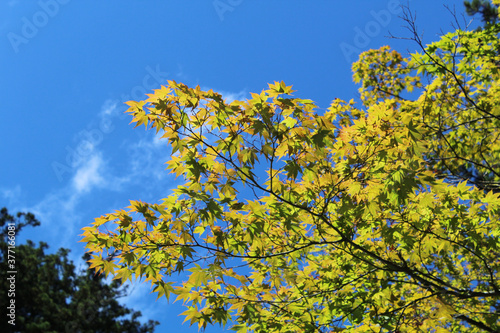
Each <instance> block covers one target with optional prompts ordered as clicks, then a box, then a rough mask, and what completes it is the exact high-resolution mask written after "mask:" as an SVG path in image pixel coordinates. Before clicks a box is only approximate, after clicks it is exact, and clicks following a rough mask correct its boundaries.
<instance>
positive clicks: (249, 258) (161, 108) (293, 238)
mask: <svg viewBox="0 0 500 333" xmlns="http://www.w3.org/2000/svg"><path fill="white" fill-rule="evenodd" d="M499 1H500V0H495V2H494V3H495V4H496V5H498V3H499ZM407 15H408V14H407ZM406 18H407V22H408V24H409V28H410V30H411V31H412V32H413V39H414V41H415V42H416V44H417V46H418V47H419V51H418V52H415V53H413V54H411V55H409V56H408V57H406V58H405V57H403V56H402V55H401V54H400V53H398V52H396V51H394V50H391V49H390V48H389V47H388V46H384V47H381V48H380V49H377V50H370V51H367V52H364V53H362V54H361V55H360V58H359V61H358V62H356V63H355V64H354V65H353V71H354V81H355V83H357V84H359V85H360V90H359V92H360V101H359V102H355V101H354V100H351V101H343V100H340V99H334V100H333V102H332V104H331V105H330V107H329V108H328V109H326V110H325V109H320V108H318V107H317V106H316V105H315V104H314V102H313V101H312V100H309V99H304V98H297V97H294V96H293V93H294V91H293V90H292V87H291V86H287V85H286V84H285V83H284V82H275V83H273V84H269V87H268V88H267V89H265V90H263V91H262V92H261V93H252V94H251V98H250V99H248V100H244V101H232V102H227V101H226V100H224V98H223V96H221V95H220V94H218V93H216V92H214V91H212V90H209V91H203V90H201V89H200V87H195V88H190V87H188V86H186V85H184V84H181V83H176V82H173V81H169V84H168V85H167V86H162V87H161V88H159V89H157V90H154V91H153V92H152V93H151V94H149V95H148V98H147V99H145V100H143V101H130V102H128V105H129V106H130V108H129V110H128V112H129V113H131V115H132V116H133V122H135V123H136V124H137V126H139V125H144V126H145V127H146V128H151V129H152V130H154V131H156V132H157V133H159V134H161V135H162V139H163V140H164V141H165V142H166V144H168V145H169V146H170V147H171V154H170V155H168V156H167V159H168V161H167V165H168V169H169V170H170V171H171V172H172V173H174V174H175V175H176V176H178V177H180V178H182V179H183V180H184V182H183V184H182V185H180V186H178V187H176V188H175V189H173V190H172V191H169V193H167V194H166V196H165V198H163V199H161V200H159V202H157V203H145V202H141V201H132V202H131V204H130V206H129V207H127V208H126V209H124V210H117V211H115V212H113V213H110V214H107V215H104V216H101V217H99V218H96V219H95V222H94V223H93V224H92V225H91V226H88V227H85V228H84V229H83V235H82V237H83V241H84V242H86V243H87V248H88V250H89V252H90V253H91V256H92V259H91V260H90V261H91V263H92V265H91V267H92V268H94V269H95V270H97V271H99V272H104V273H105V274H111V275H113V276H115V277H116V278H118V279H125V280H127V279H130V280H133V278H134V277H135V278H138V277H141V278H142V277H144V278H145V279H146V280H147V281H150V282H151V284H152V286H153V288H154V291H155V292H156V293H157V294H158V297H163V296H166V297H167V298H169V296H171V295H172V294H174V295H176V297H177V300H182V301H183V302H184V305H185V306H186V311H185V312H184V313H183V315H184V316H185V317H186V320H188V321H190V322H191V323H195V324H198V326H199V327H206V326H207V325H212V324H222V325H226V324H228V325H232V329H234V330H236V331H237V332H262V333H269V332H325V333H326V332H340V331H345V332H485V331H486V332H499V331H500V279H499V272H500V194H499V192H500V63H499V50H500V40H499V33H500V25H499V24H497V23H492V24H489V25H487V26H485V27H484V29H482V30H481V31H464V30H457V31H454V32H451V33H448V34H445V35H443V36H442V37H441V38H440V40H438V41H436V42H434V43H431V44H429V45H424V43H423V42H422V41H421V40H420V38H419V37H418V36H419V34H418V33H417V31H416V29H415V25H414V21H413V20H412V18H411V16H406ZM316 88H317V89H318V90H321V89H329V88H328V87H323V86H321V84H320V83H318V85H317V87H316ZM110 256H111V258H113V259H112V260H109V258H110ZM177 273H184V274H186V278H185V279H184V281H182V282H178V281H177V279H175V280H174V279H171V278H170V276H172V275H174V274H177Z"/></svg>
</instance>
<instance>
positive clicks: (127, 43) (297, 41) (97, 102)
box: [0, 0, 475, 333]
mask: <svg viewBox="0 0 500 333" xmlns="http://www.w3.org/2000/svg"><path fill="white" fill-rule="evenodd" d="M462 3H463V1H462V0H459V1H443V0H432V1H431V0H419V1H417V0H413V1H409V2H407V1H406V0H405V1H403V0H381V1H378V0H356V1H333V0H330V1H327V0H317V1H304V0H301V1H298V0H288V1H284V0H283V1H279V0H274V1H257V0H215V1H213V0H207V1H201V0H198V1H173V0H147V1H146V0H145V1H138V0H127V1H123V0H120V1H118V0H107V1H78V0H40V1H34V0H33V1H30V0H2V1H1V2H0V103H1V104H0V105H1V106H0V107H1V110H2V114H3V116H2V119H1V121H0V133H1V143H0V156H1V158H2V160H1V163H0V207H4V206H5V207H7V208H8V209H9V211H10V212H11V213H15V212H17V211H24V212H27V211H29V212H33V213H35V214H36V216H37V218H38V219H39V220H40V221H41V223H42V225H41V226H40V227H38V228H36V229H31V230H25V231H23V232H22V234H20V235H19V239H18V242H19V243H24V240H25V239H32V240H33V241H35V242H38V241H45V242H47V243H48V244H49V246H50V251H52V252H55V251H56V250H57V249H58V248H59V247H65V248H70V249H71V250H72V252H71V258H72V259H73V260H74V261H76V262H80V261H79V258H80V257H81V255H82V254H83V252H84V245H83V244H82V243H78V241H79V239H80V237H79V234H80V233H81V228H83V227H85V226H88V225H89V224H90V223H92V222H93V219H94V218H95V217H99V216H101V215H103V214H106V213H110V212H113V211H114V210H116V209H121V208H124V207H126V206H128V205H129V200H142V201H146V202H153V203H155V202H158V201H159V200H160V199H161V198H164V197H166V196H167V195H168V194H169V191H170V190H171V189H172V188H174V187H175V186H176V185H177V183H178V182H177V181H176V180H175V179H174V177H173V175H170V174H168V172H167V171H165V165H164V163H165V162H166V161H167V160H168V159H169V148H168V145H167V144H166V142H163V141H161V140H158V139H157V138H156V137H155V136H154V133H153V132H152V131H146V130H145V129H144V127H138V128H136V129H133V125H129V123H130V120H131V117H130V116H128V115H126V114H124V111H126V109H127V107H126V106H124V104H123V102H125V101H127V100H131V99H135V100H140V99H143V98H144V97H145V95H144V94H145V93H149V92H151V90H152V89H155V88H159V87H160V85H161V84H165V83H166V81H167V80H175V81H177V82H182V83H185V84H187V85H188V86H192V87H194V86H196V85H200V86H201V88H202V89H213V90H214V91H217V92H220V93H222V94H223V96H224V97H225V98H227V99H230V100H231V99H246V98H249V97H250V94H249V93H250V92H260V91H262V90H263V89H266V88H267V83H272V82H274V81H281V80H283V81H284V82H285V83H286V84H287V85H293V87H294V89H295V90H297V92H296V93H295V96H297V97H302V98H308V99H312V100H314V101H315V102H316V104H317V105H318V107H319V110H318V112H322V110H324V109H326V108H328V106H329V104H330V102H331V101H332V100H333V99H334V98H341V99H344V100H349V99H351V98H354V99H356V97H357V89H358V87H357V86H356V85H355V84H354V83H353V82H352V73H351V63H352V62H353V61H355V60H356V59H357V54H358V53H359V52H361V51H363V50H368V49H373V48H379V47H380V46H383V45H390V46H391V47H393V48H394V49H396V50H398V51H399V52H401V53H403V55H407V54H408V52H413V51H415V50H417V47H418V46H417V45H416V44H415V43H414V42H412V41H409V40H405V39H391V38H389V37H388V36H389V35H390V34H392V35H394V36H398V37H411V35H410V34H409V32H408V30H406V29H405V28H404V25H405V22H404V21H403V20H402V19H401V18H400V17H399V16H401V14H402V12H401V9H400V8H399V6H400V5H409V6H410V9H411V10H412V11H413V12H414V13H416V19H417V26H418V28H419V31H420V32H421V33H423V40H424V42H425V43H430V42H432V41H435V40H437V38H438V36H439V35H440V34H441V33H443V32H445V33H446V32H450V31H453V30H455V29H454V28H453V24H454V18H453V15H452V14H451V13H450V11H449V10H448V9H447V8H446V7H445V6H448V7H449V8H450V9H451V10H453V7H454V6H455V10H456V12H457V15H458V16H457V18H458V20H459V22H461V23H462V24H463V25H465V23H464V22H468V21H469V20H470V17H467V16H465V18H464V17H463V16H462V15H463V13H464V8H463V5H462ZM473 25H475V24H474V23H473ZM80 263H81V262H80ZM82 267H83V266H82ZM180 279H182V277H180ZM129 290H130V294H129V296H127V297H126V298H124V299H122V301H123V302H124V303H125V304H126V305H127V306H129V307H132V308H133V309H135V310H140V311H141V312H142V313H143V319H155V320H158V321H159V322H160V323H161V324H160V326H158V327H157V330H156V332H159V333H162V332H197V331H198V330H197V327H196V326H192V327H189V324H188V323H185V324H184V325H183V324H182V322H183V320H184V318H183V317H181V316H179V313H181V312H182V311H184V309H183V308H182V304H181V303H174V304H172V303H170V304H169V303H168V302H167V301H166V299H161V300H159V301H155V299H156V295H154V294H150V291H151V289H150V287H149V284H141V283H139V282H137V283H134V284H133V285H132V286H131V288H130V289H129ZM223 331H224V330H223V329H222V328H220V327H213V328H207V330H206V332H209V333H211V332H223ZM226 331H227V330H226Z"/></svg>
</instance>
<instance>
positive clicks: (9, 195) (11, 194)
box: [0, 185, 21, 206]
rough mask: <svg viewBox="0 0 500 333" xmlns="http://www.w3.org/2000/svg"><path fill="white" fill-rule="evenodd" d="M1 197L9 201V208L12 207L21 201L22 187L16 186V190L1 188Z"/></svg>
mask: <svg viewBox="0 0 500 333" xmlns="http://www.w3.org/2000/svg"><path fill="white" fill-rule="evenodd" d="M0 195H1V196H2V198H3V199H4V200H6V201H7V203H8V204H9V206H11V205H12V203H15V202H17V201H19V198H20V196H21V186H19V185H16V186H15V187H14V188H0Z"/></svg>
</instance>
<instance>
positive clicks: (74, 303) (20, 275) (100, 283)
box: [0, 208, 159, 333]
mask: <svg viewBox="0 0 500 333" xmlns="http://www.w3.org/2000/svg"><path fill="white" fill-rule="evenodd" d="M38 225H40V222H39V221H38V220H37V219H36V218H35V216H34V215H33V214H31V213H18V214H17V215H16V216H15V217H14V216H12V215H10V214H9V212H8V210H7V209H6V208H3V209H1V210H0V262H1V264H2V272H1V278H0V290H1V291H0V293H1V297H0V307H1V308H2V311H3V315H2V321H1V323H0V332H58V333H59V332H82V333H83V332H89V333H90V332H92V333H95V332H102V333H104V332H106V333H108V332H109V333H111V332H117V333H118V332H130V333H149V332H154V329H155V326H156V325H158V324H159V323H158V322H156V321H152V320H150V321H148V322H147V323H145V324H143V323H141V322H140V321H139V320H138V318H139V317H140V316H141V313H140V312H138V311H133V310H131V309H128V308H126V307H124V306H122V305H121V304H120V303H119V302H118V301H117V299H118V298H120V297H122V296H124V295H125V294H126V288H121V287H120V282H119V281H117V280H114V281H113V282H112V283H111V284H108V283H106V281H105V280H104V277H103V276H102V275H94V274H93V273H92V271H90V270H88V269H85V270H82V272H77V270H76V268H75V265H74V264H73V262H72V261H71V260H69V259H68V253H69V250H68V249H64V248H61V249H59V250H58V251H57V252H56V253H55V254H47V253H45V250H47V249H48V245H47V244H46V243H44V242H40V244H39V245H38V247H37V246H35V244H34V243H33V242H32V241H29V240H28V241H27V243H26V244H22V245H20V244H16V245H15V247H11V248H10V252H9V242H12V240H13V238H10V239H9V236H13V235H14V234H15V237H18V236H19V232H20V231H21V230H22V229H23V228H24V227H26V226H32V227H35V226H38ZM9 226H10V228H9ZM13 226H15V230H14V228H13ZM9 232H10V233H9ZM12 251H14V252H12ZM9 254H10V257H9ZM13 258H15V263H14V266H12V267H9V266H10V264H13V262H9V261H8V260H9V259H11V260H14V259H13ZM84 259H85V260H88V259H89V258H88V257H87V255H86V256H84ZM13 270H15V271H16V272H17V273H15V274H9V273H8V272H9V271H13ZM11 276H15V280H14V279H11V280H9V279H8V278H9V277H11ZM13 281H15V284H14V285H11V282H13ZM14 286H15V287H14ZM13 287H14V288H13ZM9 293H11V295H9ZM14 294H15V295H14ZM11 299H14V300H15V303H14V304H15V321H14V322H15V326H14V325H12V324H10V323H9V321H11V319H12V318H14V316H10V317H9V313H10V312H11V310H9V309H8V306H9V305H10V302H11ZM6 311H7V313H5V312H6ZM11 323H13V322H12V321H11Z"/></svg>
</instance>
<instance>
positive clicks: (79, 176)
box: [72, 154, 105, 192]
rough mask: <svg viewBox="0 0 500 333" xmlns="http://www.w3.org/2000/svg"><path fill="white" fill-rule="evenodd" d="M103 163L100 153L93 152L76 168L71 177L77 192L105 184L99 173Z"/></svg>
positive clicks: (87, 190)
mask: <svg viewBox="0 0 500 333" xmlns="http://www.w3.org/2000/svg"><path fill="white" fill-rule="evenodd" d="M103 164H104V162H103V160H102V157H101V155H100V154H94V155H92V156H91V157H90V158H89V159H88V160H87V161H85V162H84V163H83V164H82V165H81V166H80V167H79V168H78V169H77V171H76V173H75V175H74V176H73V179H72V181H73V186H74V188H75V189H76V191H77V192H89V191H90V190H91V189H92V188H93V187H96V186H97V187H103V186H104V185H105V180H104V178H103V177H102V175H101V173H102V168H103V167H104V165H103Z"/></svg>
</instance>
